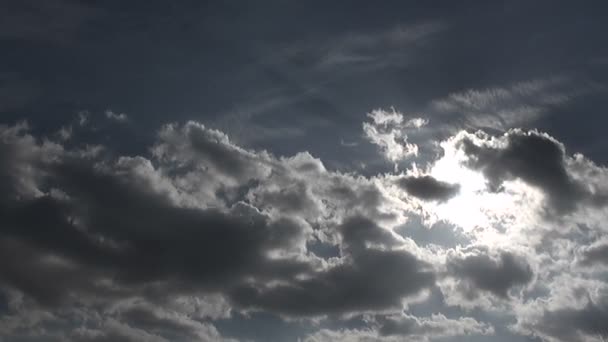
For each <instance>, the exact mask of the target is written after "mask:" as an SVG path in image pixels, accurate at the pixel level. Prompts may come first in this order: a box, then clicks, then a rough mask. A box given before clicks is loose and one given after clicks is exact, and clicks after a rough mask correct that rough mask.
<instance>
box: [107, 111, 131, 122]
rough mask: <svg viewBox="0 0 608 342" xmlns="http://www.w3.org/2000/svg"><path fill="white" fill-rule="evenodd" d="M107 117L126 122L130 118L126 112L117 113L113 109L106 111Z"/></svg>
mask: <svg viewBox="0 0 608 342" xmlns="http://www.w3.org/2000/svg"><path fill="white" fill-rule="evenodd" d="M105 115H106V118H108V119H109V120H112V121H116V122H126V121H128V120H129V117H128V116H127V114H125V113H115V112H113V111H112V110H109V109H108V110H106V111H105Z"/></svg>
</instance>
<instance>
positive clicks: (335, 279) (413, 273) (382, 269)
mask: <svg viewBox="0 0 608 342" xmlns="http://www.w3.org/2000/svg"><path fill="white" fill-rule="evenodd" d="M340 231H341V234H342V238H343V245H342V253H343V254H344V255H345V256H346V258H345V260H344V261H343V262H342V263H341V264H338V265H335V266H333V267H330V268H328V269H326V270H323V271H321V272H320V273H318V274H315V275H313V276H312V277H311V278H309V279H304V280H301V281H297V282H295V283H294V284H291V285H287V286H281V285H279V286H274V287H267V288H253V287H247V288H243V289H240V290H239V291H238V292H237V293H236V295H235V297H236V300H237V302H238V303H239V304H241V305H247V306H252V307H255V308H257V309H265V310H273V311H278V312H283V313H285V314H288V315H294V316H300V315H312V316H323V315H327V314H339V315H340V314H346V313H349V312H365V311H375V310H387V309H395V308H398V307H399V303H400V302H401V300H402V299H404V298H405V297H408V296H413V295H415V294H417V293H419V292H420V291H421V290H422V289H424V288H426V287H428V286H430V285H432V284H433V282H434V275H433V273H432V271H431V270H430V268H429V267H428V265H425V263H424V262H422V261H420V260H418V259H417V258H416V257H415V256H414V255H412V254H411V253H408V252H406V251H403V250H382V249H378V247H376V248H374V247H373V246H374V245H379V246H391V245H395V246H396V245H398V242H397V241H395V238H394V237H393V236H392V235H391V234H390V233H389V232H388V231H383V230H382V228H380V227H378V226H376V225H375V224H374V223H373V222H371V221H369V220H367V219H365V218H361V217H356V218H350V219H348V220H347V221H346V222H344V223H343V224H342V226H341V227H340Z"/></svg>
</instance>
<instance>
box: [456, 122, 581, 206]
mask: <svg viewBox="0 0 608 342" xmlns="http://www.w3.org/2000/svg"><path fill="white" fill-rule="evenodd" d="M503 138H504V142H505V145H504V146H495V147H494V146H479V145H477V144H475V143H474V142H473V141H471V140H469V139H464V140H463V141H462V142H461V143H462V147H463V149H464V151H465V153H466V154H467V155H468V156H469V157H470V160H469V162H468V165H469V166H470V167H472V168H474V169H477V170H481V171H482V172H483V173H484V175H485V176H486V178H487V179H488V182H489V185H490V187H491V189H492V190H495V191H497V190H500V187H501V185H502V182H504V181H507V180H513V179H521V180H523V181H525V182H527V183H529V184H531V185H533V186H536V187H538V188H540V189H542V190H543V191H544V192H545V193H546V194H547V201H548V203H549V205H550V206H551V208H552V209H555V210H556V211H558V212H560V213H564V212H569V211H572V210H574V209H575V208H576V206H577V205H578V204H579V202H580V201H581V200H583V199H585V198H588V197H589V196H590V194H589V193H588V192H587V191H586V190H585V188H584V187H583V185H582V184H581V183H579V182H578V181H576V180H575V179H573V178H572V177H571V175H570V174H569V173H568V171H567V169H566V165H565V163H566V160H565V159H566V154H565V149H564V146H563V145H562V144H560V143H559V142H557V141H556V140H555V139H553V138H551V137H549V136H548V135H545V134H541V133H538V132H535V131H530V132H522V131H519V130H515V131H510V132H509V133H507V134H506V135H505V136H504V137H503Z"/></svg>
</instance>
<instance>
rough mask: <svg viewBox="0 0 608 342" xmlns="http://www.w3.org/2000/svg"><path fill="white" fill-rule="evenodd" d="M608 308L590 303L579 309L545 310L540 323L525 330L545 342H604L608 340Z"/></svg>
mask: <svg viewBox="0 0 608 342" xmlns="http://www.w3.org/2000/svg"><path fill="white" fill-rule="evenodd" d="M606 320H608V306H607V305H606V303H605V302H600V303H595V302H592V301H589V302H588V303H587V304H586V305H584V306H582V307H580V308H578V307H567V308H566V307H564V308H559V309H555V310H545V311H544V312H543V314H542V316H541V317H540V319H539V321H537V322H535V323H531V324H526V325H525V328H527V329H529V330H531V331H532V334H533V335H535V336H539V337H541V338H542V339H543V340H545V341H551V342H553V341H573V342H587V341H604V340H605V339H606V338H608V327H607V326H606V324H605V322H606Z"/></svg>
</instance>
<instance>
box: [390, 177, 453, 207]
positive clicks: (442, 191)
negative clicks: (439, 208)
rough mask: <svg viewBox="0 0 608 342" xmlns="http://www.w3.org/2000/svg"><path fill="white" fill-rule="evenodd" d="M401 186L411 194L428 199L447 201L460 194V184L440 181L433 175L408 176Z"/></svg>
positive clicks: (402, 180) (401, 182) (401, 181)
mask: <svg viewBox="0 0 608 342" xmlns="http://www.w3.org/2000/svg"><path fill="white" fill-rule="evenodd" d="M399 186H400V187H401V188H403V189H404V190H405V191H407V192H408V193H409V194H410V195H412V196H414V197H418V198H420V199H423V200H427V201H446V200H448V199H450V198H451V197H454V196H456V195H457V194H458V191H459V189H460V186H459V185H458V184H450V183H446V182H442V181H439V180H437V179H435V178H433V177H431V176H407V177H403V178H401V179H400V180H399Z"/></svg>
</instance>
